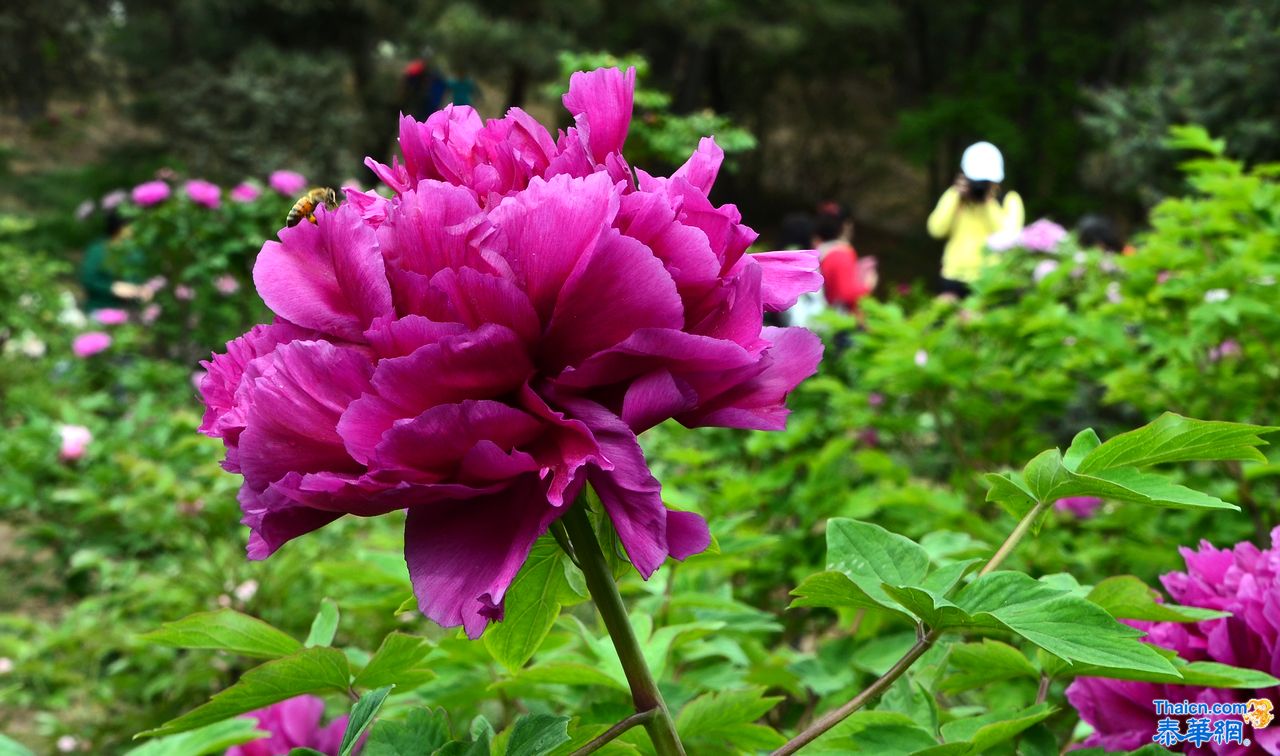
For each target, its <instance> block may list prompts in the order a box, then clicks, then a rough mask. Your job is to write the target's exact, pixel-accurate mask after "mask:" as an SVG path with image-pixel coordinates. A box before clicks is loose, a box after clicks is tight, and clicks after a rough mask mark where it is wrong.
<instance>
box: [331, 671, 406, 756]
mask: <svg viewBox="0 0 1280 756" xmlns="http://www.w3.org/2000/svg"><path fill="white" fill-rule="evenodd" d="M394 687H395V686H394V685H385V686H383V687H381V688H378V689H377V690H371V691H369V692H368V693H365V694H364V695H363V696H360V700H359V701H356V702H355V703H354V704H353V705H352V706H351V716H350V718H348V719H347V729H346V730H345V731H343V733H342V745H341V747H339V749H338V756H351V751H352V749H354V748H355V747H356V744H357V743H359V742H360V736H361V735H364V733H365V730H368V729H369V725H371V724H373V718H374V716H376V715H377V713H378V710H379V709H381V708H382V704H384V703H385V702H386V700H387V696H389V695H391V689H392V688H394Z"/></svg>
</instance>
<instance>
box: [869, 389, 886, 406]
mask: <svg viewBox="0 0 1280 756" xmlns="http://www.w3.org/2000/svg"><path fill="white" fill-rule="evenodd" d="M867 404H869V405H871V406H872V407H882V406H884V394H881V393H880V392H878V391H872V392H871V393H870V394H867Z"/></svg>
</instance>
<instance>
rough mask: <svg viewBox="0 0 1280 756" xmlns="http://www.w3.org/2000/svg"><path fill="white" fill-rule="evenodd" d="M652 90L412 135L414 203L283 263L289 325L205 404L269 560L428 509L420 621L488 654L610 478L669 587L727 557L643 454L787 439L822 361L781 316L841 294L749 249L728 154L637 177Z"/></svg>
mask: <svg viewBox="0 0 1280 756" xmlns="http://www.w3.org/2000/svg"><path fill="white" fill-rule="evenodd" d="M633 86H634V73H633V72H627V73H625V74H624V73H622V72H620V71H617V70H616V69H609V70H600V71H595V72H593V73H589V74H584V73H579V74H575V75H574V76H573V78H572V80H571V82H570V87H569V93H568V94H567V95H566V96H565V98H564V103H565V105H566V106H567V107H568V108H569V110H570V112H571V113H572V114H573V115H574V117H575V126H573V127H570V128H569V130H568V131H567V132H566V133H564V134H561V135H560V136H559V139H558V140H554V139H552V137H551V135H550V134H549V133H548V132H547V131H546V130H545V129H544V128H543V127H542V126H541V125H539V124H538V123H537V122H536V121H534V120H533V119H532V118H530V117H529V116H528V115H526V114H524V113H523V112H522V111H520V110H519V109H512V110H511V111H509V112H508V114H507V116H506V118H504V119H501V120H492V121H489V122H488V123H482V122H481V121H480V119H479V116H477V115H476V114H475V111H473V110H471V109H470V108H465V107H457V106H451V107H449V108H446V109H445V110H443V111H441V112H439V113H436V114H434V115H432V116H431V117H430V118H429V119H428V120H427V122H426V123H425V124H421V123H417V122H415V121H413V120H411V119H406V120H405V121H403V122H402V124H401V134H400V141H401V146H402V148H403V150H404V153H405V162H404V164H400V163H399V161H395V162H393V164H392V166H391V167H388V166H383V165H379V164H377V163H372V164H373V166H374V169H375V171H376V172H377V173H378V174H379V175H380V176H382V177H383V178H384V179H386V180H387V181H388V182H389V183H391V185H392V186H393V188H394V189H396V196H394V197H392V198H391V199H385V198H381V197H377V196H376V195H371V194H361V193H358V192H348V194H347V197H348V202H347V203H345V204H343V205H342V206H341V207H339V208H338V209H337V210H335V211H332V212H330V211H327V210H324V209H322V210H321V211H320V212H319V213H318V214H317V223H316V224H311V223H303V224H299V225H298V226H295V227H293V228H285V229H282V230H281V231H280V241H279V242H268V243H267V244H266V245H264V246H263V249H262V252H261V254H259V256H258V259H257V263H256V265H255V267H254V271H253V277H254V283H255V284H256V286H257V290H258V293H259V294H260V295H261V296H262V298H263V300H264V301H265V302H266V304H267V305H268V307H270V308H271V309H272V310H273V311H274V312H275V314H276V320H275V321H274V323H272V324H270V325H261V326H257V327H256V328H254V329H253V330H251V331H250V332H249V333H247V334H245V335H244V336H242V337H241V338H239V339H237V340H235V341H233V342H231V343H230V344H228V345H227V352H226V353H225V354H220V355H217V356H215V357H214V359H213V360H212V361H211V362H208V363H206V366H207V367H208V370H209V375H208V377H207V378H206V379H205V380H204V381H203V383H202V385H201V389H202V394H203V397H204V400H205V403H206V405H207V411H206V413H205V418H204V424H203V426H202V428H201V430H202V431H203V432H204V433H206V434H208V435H211V436H215V437H219V438H222V439H223V441H224V442H225V444H226V446H227V450H228V452H227V460H226V462H225V465H226V467H227V468H228V469H229V470H232V471H234V472H238V473H241V474H242V475H243V476H244V484H243V486H242V488H241V491H240V496H239V499H240V503H241V507H242V511H243V513H244V519H243V522H244V523H245V524H246V525H248V526H249V528H250V531H251V534H250V538H249V547H248V551H249V556H250V557H251V558H254V559H263V558H266V557H267V556H269V555H270V554H271V553H272V552H274V551H275V550H276V549H278V548H279V547H280V546H281V545H283V544H284V543H285V542H287V541H289V540H291V539H293V538H295V537H297V536H300V535H303V534H305V533H307V532H310V531H312V530H315V529H317V528H320V527H322V526H324V525H326V524H328V523H330V522H332V521H333V520H335V519H337V518H339V517H341V516H343V515H344V514H353V515H358V516H374V515H379V514H384V513H388V512H392V511H395V510H400V509H405V510H407V511H408V518H407V522H406V529H405V558H406V562H407V564H408V568H409V574H410V577H411V578H412V582H413V585H414V592H415V594H416V595H417V598H418V604H419V608H420V609H421V610H422V612H423V613H424V614H426V615H427V616H428V617H430V618H431V619H433V620H434V621H436V622H438V623H439V624H441V625H444V626H446V627H456V626H459V625H461V626H463V627H464V628H465V629H466V631H467V633H468V635H470V636H471V637H477V636H478V635H480V633H481V632H483V630H484V628H485V627H486V626H487V624H488V623H489V622H491V621H495V620H500V619H501V618H502V616H503V597H504V595H505V593H506V590H507V588H508V586H509V585H510V583H511V581H512V580H513V578H514V577H515V575H516V573H517V572H518V571H519V569H520V567H521V565H522V564H523V563H524V561H525V559H526V557H527V556H528V554H529V551H530V549H531V548H532V546H533V543H534V541H535V540H537V538H538V537H539V535H541V534H542V533H544V532H546V530H547V529H548V527H549V526H550V524H551V523H552V522H553V521H555V520H556V519H558V518H559V517H560V516H561V515H563V514H564V512H565V511H566V509H567V507H568V506H569V505H571V504H572V502H573V501H574V499H575V498H576V497H577V495H578V493H579V492H580V491H581V490H582V488H583V486H584V485H586V484H587V483H590V484H591V486H592V487H593V488H594V489H595V491H596V492H597V493H598V494H599V496H600V500H601V502H602V504H603V507H604V510H605V512H606V513H607V514H608V516H609V517H610V518H611V520H612V522H613V525H614V527H615V529H616V530H617V532H618V535H619V539H620V541H621V543H622V545H623V547H624V548H625V550H626V553H627V554H628V556H629V557H630V559H631V562H632V563H633V564H634V566H635V567H636V569H637V570H638V571H639V572H640V574H641V575H643V576H644V577H646V578H647V577H648V576H650V575H651V574H652V573H653V572H654V570H656V569H657V568H658V567H659V566H660V565H661V564H662V563H663V562H664V560H665V559H666V558H667V557H668V556H671V557H674V558H677V559H683V558H685V557H687V556H689V555H691V554H695V553H698V552H700V551H702V550H703V549H705V548H706V547H707V545H708V543H709V540H710V533H709V531H708V528H707V524H706V522H705V521H703V519H702V518H701V517H699V516H698V515H696V514H693V513H687V512H678V511H672V510H668V509H667V508H666V506H665V505H664V504H663V502H662V495H661V486H660V484H659V482H658V481H657V480H656V479H655V478H654V477H653V475H652V474H651V473H650V471H649V467H648V464H647V462H646V460H645V457H644V453H643V451H642V450H641V448H640V445H639V443H638V441H637V438H636V437H637V435H638V434H640V433H642V432H643V431H645V430H647V429H648V428H651V427H653V426H654V425H656V424H658V423H660V422H663V421H664V420H666V419H668V418H673V417H674V418H675V419H676V420H678V421H680V422H681V423H683V424H685V425H687V426H691V427H696V426H722V427H734V428H757V429H780V428H782V427H784V425H785V420H786V415H787V410H786V408H785V406H784V400H785V398H786V396H787V394H788V393H789V392H790V391H791V390H792V389H793V388H794V387H795V386H796V385H797V384H798V383H799V382H800V381H801V380H802V379H804V378H805V377H807V376H809V375H811V374H812V373H813V372H814V371H815V370H816V369H817V363H818V360H819V359H820V357H821V353H822V345H821V342H820V341H819V340H818V339H817V337H815V336H814V335H813V334H812V333H810V332H809V331H806V330H804V329H801V328H764V327H762V319H763V312H764V311H765V310H769V311H780V310H783V309H786V308H787V307H789V306H790V305H792V304H793V303H794V302H795V301H796V299H797V298H798V297H799V296H800V295H801V294H802V293H804V292H806V291H813V290H816V289H817V288H819V287H820V286H821V277H820V275H819V274H818V273H817V257H816V255H815V254H814V253H813V252H812V251H808V252H785V253H766V254H757V255H747V254H745V252H746V249H747V247H748V246H749V245H750V244H751V242H752V241H754V239H755V238H756V235H755V233H754V232H753V231H751V230H750V229H749V228H747V227H746V226H744V225H742V223H741V216H740V215H739V213H738V211H737V210H736V208H734V207H733V206H732V205H724V206H720V207H717V206H715V205H713V204H712V203H711V201H710V200H709V199H708V194H709V193H710V191H711V187H712V184H713V183H714V181H715V178H716V175H717V173H718V171H719V168H720V164H721V161H722V159H723V153H722V151H721V150H720V149H719V147H717V146H716V144H715V142H714V141H713V140H711V139H706V140H703V142H702V143H701V145H700V146H699V147H698V150H697V151H696V152H695V153H694V155H693V156H692V157H690V159H689V160H688V162H686V163H685V164H684V166H682V167H681V168H680V169H679V170H677V171H676V172H675V173H674V174H673V175H672V176H671V177H668V178H662V177H654V176H650V175H649V174H647V173H644V172H642V171H636V176H637V180H635V181H633V180H632V178H631V177H632V171H631V168H630V167H629V166H628V165H627V164H626V163H625V161H623V159H622V157H621V149H622V144H623V141H624V140H625V138H626V134H627V127H628V124H629V120H630V115H631V101H632V89H633ZM370 162H372V161H370Z"/></svg>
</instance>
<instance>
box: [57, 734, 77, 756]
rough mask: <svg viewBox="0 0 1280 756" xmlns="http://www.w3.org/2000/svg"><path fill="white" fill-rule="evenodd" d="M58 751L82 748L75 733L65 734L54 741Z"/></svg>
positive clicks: (69, 751) (68, 751) (65, 751)
mask: <svg viewBox="0 0 1280 756" xmlns="http://www.w3.org/2000/svg"><path fill="white" fill-rule="evenodd" d="M54 746H55V747H56V748H57V749H58V753H71V752H72V751H75V750H78V749H79V748H80V740H79V739H77V738H76V736H74V735H63V736H62V737H60V738H58V739H57V741H55V742H54Z"/></svg>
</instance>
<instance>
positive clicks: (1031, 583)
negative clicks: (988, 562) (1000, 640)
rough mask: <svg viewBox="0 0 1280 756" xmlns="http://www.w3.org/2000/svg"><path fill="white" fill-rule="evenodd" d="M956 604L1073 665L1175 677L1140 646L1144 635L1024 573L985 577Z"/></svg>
mask: <svg viewBox="0 0 1280 756" xmlns="http://www.w3.org/2000/svg"><path fill="white" fill-rule="evenodd" d="M955 603H956V605H957V606H959V607H960V608H961V609H964V610H965V611H967V612H969V614H970V615H971V616H972V618H973V622H974V623H975V624H976V625H978V626H988V627H996V628H1005V629H1008V630H1010V631H1012V632H1014V633H1017V634H1018V635H1020V636H1022V637H1023V638H1025V639H1027V640H1029V641H1031V642H1032V643H1034V644H1036V645H1037V646H1039V647H1041V648H1043V649H1044V650H1046V651H1048V652H1049V653H1051V654H1055V655H1057V656H1060V657H1062V658H1063V659H1066V660H1068V661H1071V662H1083V663H1086V664H1097V665H1100V666H1106V667H1116V668H1122V669H1135V670H1143V671H1150V672H1163V673H1174V669H1173V666H1172V665H1171V664H1170V663H1169V662H1168V661H1167V660H1166V659H1165V658H1164V657H1163V656H1161V655H1160V654H1158V653H1156V652H1155V651H1154V650H1152V648H1151V647H1150V646H1148V645H1147V644H1145V643H1142V642H1140V641H1138V640H1137V637H1138V636H1140V635H1141V634H1142V633H1141V632H1140V631H1138V630H1135V629H1134V628H1132V627H1129V626H1128V625H1123V624H1121V623H1119V622H1117V621H1116V620H1115V619H1113V618H1112V617H1111V615H1109V614H1107V612H1106V611H1104V610H1103V609H1102V608H1101V607H1099V606H1097V605H1095V604H1092V603H1090V602H1089V601H1087V600H1085V599H1083V598H1080V597H1079V596H1075V595H1072V594H1070V593H1068V592H1065V591H1060V590H1057V589H1054V588H1051V587H1049V586H1047V585H1045V584H1044V583H1041V582H1039V581H1036V580H1034V579H1032V578H1031V577H1030V576H1028V575H1024V574H1022V573H1019V572H993V573H991V574H989V575H984V576H983V577H980V578H978V579H977V580H975V581H973V582H972V583H970V584H969V585H967V586H965V587H964V589H963V590H961V591H960V593H959V594H958V595H957V596H956V598H955ZM1175 674H1176V673H1175Z"/></svg>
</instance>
